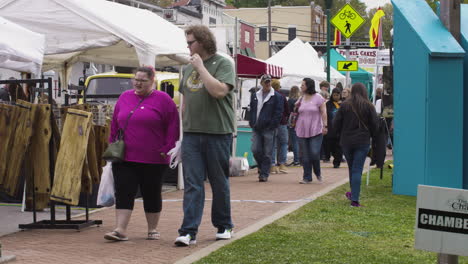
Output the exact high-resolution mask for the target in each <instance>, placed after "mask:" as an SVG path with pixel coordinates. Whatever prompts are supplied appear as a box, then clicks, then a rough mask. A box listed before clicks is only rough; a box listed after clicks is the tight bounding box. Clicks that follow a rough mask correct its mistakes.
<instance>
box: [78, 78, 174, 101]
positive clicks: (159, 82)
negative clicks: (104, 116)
mask: <svg viewBox="0 0 468 264" xmlns="http://www.w3.org/2000/svg"><path fill="white" fill-rule="evenodd" d="M133 77H134V74H131V73H117V72H108V73H100V74H96V75H92V76H89V77H88V78H87V79H86V82H85V88H86V90H85V94H86V102H96V101H97V102H102V103H115V102H116V101H117V98H118V96H119V95H120V94H121V93H122V92H124V91H126V90H130V89H132V88H133V87H132V79H133ZM155 78H156V79H155V84H156V86H157V87H156V88H157V89H158V90H159V91H164V92H166V93H168V94H169V95H170V96H171V98H172V99H173V100H174V102H175V103H176V105H179V74H178V73H174V72H161V71H158V72H156V76H155Z"/></svg>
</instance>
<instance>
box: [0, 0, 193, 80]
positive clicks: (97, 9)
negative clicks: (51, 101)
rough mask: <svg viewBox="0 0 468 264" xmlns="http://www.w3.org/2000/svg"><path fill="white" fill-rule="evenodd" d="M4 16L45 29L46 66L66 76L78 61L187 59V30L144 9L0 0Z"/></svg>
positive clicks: (80, 1) (91, 1)
mask: <svg viewBox="0 0 468 264" xmlns="http://www.w3.org/2000/svg"><path fill="white" fill-rule="evenodd" d="M0 16H3V17H5V18H7V19H9V20H11V21H13V22H15V23H17V24H19V25H21V26H23V27H26V28H28V29H30V30H32V31H35V32H38V33H42V34H44V35H45V36H46V48H45V54H46V56H45V58H44V65H43V68H44V70H49V69H61V70H62V71H64V72H62V74H65V73H66V74H65V76H67V77H68V74H69V69H70V66H71V65H72V64H73V63H75V62H78V61H86V62H95V63H102V64H111V65H118V66H138V65H151V66H155V65H157V66H169V65H178V64H185V63H187V62H188V54H189V51H188V49H187V47H186V46H187V45H186V41H185V36H184V32H183V30H182V29H180V28H178V27H177V26H175V25H173V24H172V23H170V22H168V21H166V20H165V19H163V18H161V17H159V16H158V15H156V14H154V13H152V12H150V11H147V10H143V9H138V8H134V7H130V6H126V5H122V4H118V3H114V2H110V1H106V0H34V1H30V0H0ZM62 79H65V78H62ZM67 79H68V78H67ZM64 84H66V83H64Z"/></svg>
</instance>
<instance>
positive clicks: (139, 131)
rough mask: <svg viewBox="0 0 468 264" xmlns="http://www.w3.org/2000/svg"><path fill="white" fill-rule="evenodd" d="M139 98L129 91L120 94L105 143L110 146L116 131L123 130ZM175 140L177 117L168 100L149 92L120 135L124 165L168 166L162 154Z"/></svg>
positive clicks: (160, 93)
mask: <svg viewBox="0 0 468 264" xmlns="http://www.w3.org/2000/svg"><path fill="white" fill-rule="evenodd" d="M142 98H143V96H138V95H136V94H135V93H134V91H133V90H128V91H125V92H124V93H122V94H121V95H120V97H119V100H118V101H117V104H116V105H115V109H114V116H113V119H112V124H111V133H110V137H109V142H113V141H114V139H115V137H116V135H117V130H118V128H119V127H120V128H122V129H124V126H125V123H126V120H127V117H128V114H129V113H130V111H131V110H132V109H133V108H135V106H137V104H138V102H139V101H140V100H141V99H142ZM178 139H179V114H178V111H177V107H176V105H175V103H174V101H172V99H171V97H170V96H169V95H168V94H166V93H164V92H161V91H156V90H155V91H153V93H152V94H150V95H148V96H147V97H146V98H145V99H144V100H143V102H142V103H141V104H140V105H139V106H138V107H137V108H136V109H135V110H134V112H133V115H132V116H131V117H130V119H129V120H128V125H127V127H126V129H125V131H124V142H125V161H131V162H139V163H151V164H168V163H169V157H166V158H164V157H163V156H162V155H161V153H166V154H167V152H168V151H169V150H171V149H172V148H173V147H174V146H175V142H176V141H177V140H178Z"/></svg>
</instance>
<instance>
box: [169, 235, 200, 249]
mask: <svg viewBox="0 0 468 264" xmlns="http://www.w3.org/2000/svg"><path fill="white" fill-rule="evenodd" d="M196 243H197V240H195V239H194V238H192V236H191V235H190V234H187V235H185V236H180V237H178V238H176V240H175V242H174V244H176V245H177V246H179V247H186V246H189V245H195V244H196Z"/></svg>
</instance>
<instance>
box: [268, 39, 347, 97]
mask: <svg viewBox="0 0 468 264" xmlns="http://www.w3.org/2000/svg"><path fill="white" fill-rule="evenodd" d="M306 45H307V46H306ZM309 47H310V48H309ZM266 61H267V62H268V63H272V64H276V65H279V66H282V67H283V78H281V86H282V87H284V88H291V87H292V86H294V85H297V86H300V84H301V81H302V79H303V78H306V77H308V78H312V79H314V80H315V81H317V82H320V81H323V80H326V79H327V74H326V72H325V71H324V67H323V63H322V62H320V59H319V58H318V54H317V52H316V51H315V49H314V48H313V47H312V46H310V45H309V44H307V43H304V42H302V40H300V39H299V38H296V39H294V40H293V41H291V42H290V43H289V44H288V45H286V47H284V48H283V49H281V50H280V51H279V52H278V53H276V54H275V55H273V56H272V57H271V58H269V59H267V60H266ZM344 80H345V77H344V76H343V75H342V74H340V73H339V72H334V73H333V74H332V76H331V79H330V81H331V83H337V82H339V81H344ZM317 89H318V86H317Z"/></svg>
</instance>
